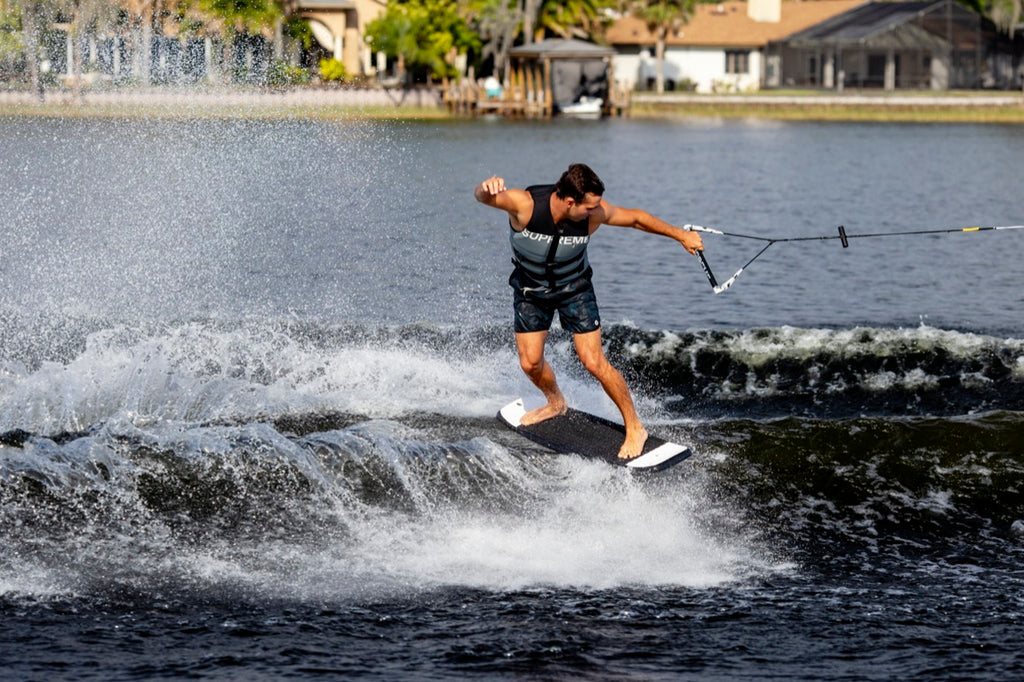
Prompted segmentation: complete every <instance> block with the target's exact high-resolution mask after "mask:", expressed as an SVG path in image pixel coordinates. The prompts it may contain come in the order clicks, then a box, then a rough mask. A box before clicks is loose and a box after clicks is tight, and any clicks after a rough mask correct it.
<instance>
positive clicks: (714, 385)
mask: <svg viewBox="0 0 1024 682" xmlns="http://www.w3.org/2000/svg"><path fill="white" fill-rule="evenodd" d="M1021 158H1024V130H1021V129H1019V128H1017V127H1001V126H964V125H886V124H873V125H859V124H816V123H800V124H791V123H774V122H758V121H740V122H715V121H710V122H708V121H704V122H699V123H693V122H646V121H631V120H615V121H600V122H592V121H585V122H572V121H556V122H547V123H507V122H497V121H472V122H456V123H441V124H437V123H429V124H427V123H411V124H410V123H394V122H366V121H357V120H353V121H349V122H340V123H339V122H332V123H320V122H310V121H282V122H241V121H232V122H218V121H179V122H168V121H161V122H128V121H62V120H31V121H30V120H0V159H2V161H0V212H2V215H3V229H2V231H0V252H2V253H3V259H2V261H0V322H2V324H0V434H2V436H0V505H2V506H0V509H2V512H0V540H2V542H0V546H2V547H3V550H2V552H0V616H2V618H0V661H2V662H3V665H2V666H0V679H12V680H15V679H17V680H21V679H40V680H42V679H46V680H51V679H66V680H72V679H76V680H79V679H81V680H84V679H96V680H128V679H132V680H140V679H160V678H181V677H192V678H215V679H239V680H242V679H244V680H254V679H255V680H259V679H268V680H269V679H281V678H299V679H308V678H317V677H329V676H346V677H351V678H364V679H381V680H384V679H387V680H391V679H451V678H476V677H482V678H519V677H525V678H528V679H601V680H603V679H624V680H628V679H637V680H649V679H680V678H682V679H686V678H692V679H730V680H732V679H771V678H783V679H815V680H822V679H825V680H872V679H880V680H881V679H885V680H888V679H929V680H932V679H971V680H979V679H986V680H987V679H990V680H1007V679H1015V678H1019V677H1021V676H1022V675H1024V658H1022V656H1021V654H1020V651H1021V649H1022V647H1024V571H1022V569H1021V568H1020V567H1021V566H1022V565H1024V463H1022V456H1024V328H1022V323H1021V321H1022V319H1024V286H1022V281H1024V268H1022V266H1021V265H1020V255H1021V254H1022V253H1024V230H1019V231H1003V232H983V233H968V234H964V233H955V234H949V235H938V236H907V237H892V238H885V239H883V238H878V239H856V240H851V243H850V247H849V248H848V249H843V248H842V247H841V245H840V243H839V242H838V240H825V241H814V242H800V243H779V244H776V245H774V246H772V247H771V248H770V249H769V250H768V251H767V252H766V253H765V255H763V256H762V257H761V258H760V259H758V260H757V261H756V262H755V263H754V264H753V265H752V266H751V267H750V268H749V269H748V270H747V271H746V272H745V273H744V274H743V275H742V276H741V277H740V278H739V279H738V280H737V283H736V285H735V286H734V287H733V288H732V289H730V290H729V291H728V292H726V293H724V294H721V295H718V296H716V295H714V294H712V292H711V289H710V287H709V286H708V283H707V281H706V280H705V279H704V276H703V274H702V272H701V270H700V268H699V266H698V263H697V262H696V260H695V259H694V258H693V257H691V256H688V255H687V254H686V253H685V252H684V251H683V250H682V248H681V247H679V246H677V245H675V244H673V243H672V242H669V241H668V240H665V239H660V238H657V237H653V236H649V235H644V234H641V233H639V232H635V231H632V230H626V229H621V228H611V227H604V228H602V230H601V231H600V232H599V233H598V234H597V236H596V237H595V239H594V241H593V242H592V246H591V260H592V262H593V264H594V267H595V271H596V282H597V286H598V293H599V297H600V300H601V305H602V311H603V315H602V317H603V319H604V321H605V338H606V342H607V343H606V346H607V350H608V353H609V356H610V357H611V359H612V360H613V362H614V363H615V364H616V365H617V366H619V367H620V368H622V370H623V371H624V373H625V374H626V375H627V378H628V379H629V381H630V383H631V385H632V386H633V387H634V391H635V393H636V400H637V404H638V408H639V410H640V412H641V415H642V416H643V417H644V419H645V421H646V422H647V424H648V427H649V428H651V429H653V430H656V431H657V432H658V433H659V435H664V436H666V437H670V438H673V439H680V440H685V441H686V442H689V443H691V444H692V446H693V448H694V451H695V456H694V457H692V458H691V459H690V460H688V461H687V462H686V463H685V464H683V465H680V466H679V467H676V468H674V469H672V470H671V471H669V472H666V473H664V474H661V475H658V476H654V477H635V476H631V475H630V474H629V473H627V472H625V471H623V470H619V469H614V468H611V467H607V466H605V465H602V464H600V463H593V462H585V461H582V460H578V459H576V458H572V457H555V456H552V455H550V454H548V453H547V452H545V451H543V450H541V449H539V448H537V447H536V446H534V445H532V444H530V443H528V442H525V441H523V440H521V439H519V438H518V437H516V436H515V434H512V433H511V432H509V431H507V430H505V429H503V428H502V427H501V426H500V425H499V424H498V423H497V422H496V420H495V419H494V413H495V412H496V411H497V409H498V408H499V407H500V406H501V405H502V404H504V403H505V402H507V401H508V400H511V399H512V398H514V397H515V396H517V395H520V394H523V395H526V396H527V397H528V399H534V400H535V399H536V398H535V396H533V394H532V393H531V392H530V389H529V387H528V385H527V382H526V380H525V378H524V377H522V375H521V373H520V371H519V369H518V364H517V363H516V361H515V358H514V352H513V348H512V339H511V331H510V324H509V323H510V319H509V318H510V310H509V308H510V306H509V303H510V295H509V291H508V287H507V285H506V284H505V279H506V278H507V275H508V268H509V264H508V259H509V254H508V244H507V232H506V229H507V228H506V227H505V221H504V220H503V219H502V217H501V216H500V215H499V214H497V213H495V212H491V211H489V210H488V209H486V208H484V207H482V206H480V205H478V204H476V203H475V202H474V201H473V199H472V196H471V191H472V188H473V186H474V185H475V184H476V183H477V182H479V181H480V180H481V179H483V178H485V177H487V176H489V175H490V174H492V173H499V174H502V175H504V176H505V177H506V178H507V180H508V182H509V184H510V185H512V186H525V185H527V184H532V183H535V182H542V181H546V180H554V179H555V178H556V177H557V175H558V174H559V173H560V172H561V171H562V170H564V168H565V166H566V165H568V163H569V162H571V161H576V160H579V161H585V162H587V163H589V164H590V165H592V166H593V167H594V168H595V169H596V170H597V171H598V173H599V174H600V175H601V176H602V178H603V179H604V180H605V183H606V185H607V186H608V191H607V198H608V199H609V200H610V201H612V202H613V203H618V204H621V205H625V206H640V207H642V208H646V209H648V210H650V211H651V212H652V213H655V214H656V215H659V216H661V217H663V218H666V219H667V220H670V221H672V222H675V223H677V224H683V223H696V224H700V225H706V226H710V227H717V228H719V229H723V230H728V231H735V232H743V233H751V234H755V235H760V236H767V237H772V238H774V237H787V236H815V235H835V234H837V232H836V227H837V226H838V225H844V226H845V228H846V230H847V232H848V233H850V234H851V235H853V234H856V233H858V232H859V233H862V234H863V233H873V232H890V231H904V230H919V229H920V230H926V229H943V228H959V227H966V226H970V225H1015V224H1019V223H1021V222H1024V220H1022V216H1021V214H1020V209H1019V196H1018V195H1019V187H1018V184H1019V183H1018V179H1017V178H1018V175H1019V173H1017V172H1015V170H1016V169H1017V167H1018V166H1019V160H1020V159H1021ZM705 244H706V246H707V255H708V259H709V261H710V262H711V264H712V266H713V267H714V268H715V270H716V273H717V274H718V275H719V277H720V279H724V278H725V277H727V276H728V275H731V274H732V273H733V272H735V270H736V269H738V268H739V267H740V266H742V265H743V264H744V263H745V262H746V261H747V260H748V259H749V258H750V257H752V256H753V255H754V254H755V253H756V251H757V249H759V248H760V246H761V245H760V244H759V243H757V242H753V241H750V240H744V239H737V238H732V237H719V236H707V237H706V240H705ZM549 359H550V361H551V362H552V364H553V365H554V366H555V368H556V370H557V371H558V372H559V374H560V377H561V383H562V385H563V389H564V390H565V392H566V393H567V394H568V396H569V397H570V399H571V400H572V401H573V403H574V404H575V405H576V406H578V407H581V408H582V409H587V410H590V411H595V412H598V413H601V414H604V415H605V416H610V417H613V416H614V414H613V411H614V410H613V408H612V407H611V404H610V403H609V402H608V400H607V398H605V396H604V395H603V393H602V392H601V390H600V388H599V387H598V386H597V385H596V384H595V382H594V381H593V380H592V379H591V378H590V377H589V376H586V374H585V372H583V371H582V370H581V369H580V368H579V366H578V363H577V362H576V359H575V357H574V355H573V352H572V350H571V343H570V340H569V339H568V338H567V337H566V335H565V334H564V333H562V332H560V331H557V332H555V333H554V334H553V335H552V340H551V345H550V355H549Z"/></svg>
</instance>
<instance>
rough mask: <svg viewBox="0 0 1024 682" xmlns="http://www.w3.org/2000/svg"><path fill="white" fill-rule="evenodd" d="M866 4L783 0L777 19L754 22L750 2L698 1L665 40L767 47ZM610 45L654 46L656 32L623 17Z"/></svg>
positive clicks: (609, 36)
mask: <svg viewBox="0 0 1024 682" xmlns="http://www.w3.org/2000/svg"><path fill="white" fill-rule="evenodd" d="M863 4H864V0H782V13H781V19H780V21H777V22H767V21H754V20H753V19H751V18H750V17H749V16H747V3H746V2H744V1H743V0H729V1H728V2H722V3H719V4H717V5H711V4H699V5H697V6H696V7H695V8H694V13H693V18H692V19H691V20H690V21H689V23H687V24H685V25H683V27H682V28H681V29H680V30H679V31H678V32H677V33H676V34H674V35H669V36H668V38H667V39H666V41H665V44H666V45H669V46H683V47H686V46H692V47H764V46H765V45H767V44H768V43H769V42H772V41H775V40H780V39H782V38H785V37H786V36H789V35H791V34H793V33H796V32H797V31H802V30H804V29H806V28H808V27H811V26H814V25H815V24H818V23H820V22H822V21H825V20H826V19H829V18H831V17H834V16H836V15H837V14H842V13H843V12H846V11H848V10H850V9H853V8H854V7H858V6H860V5H863ZM605 37H606V39H607V40H608V43H609V44H611V45H653V44H654V42H655V40H654V35H653V34H652V33H651V32H650V31H648V30H647V25H646V24H645V23H644V22H643V20H641V19H639V18H637V17H634V16H624V17H622V18H621V19H619V20H618V21H616V22H615V23H614V24H613V25H612V27H611V28H610V29H608V33H607V34H606V36H605Z"/></svg>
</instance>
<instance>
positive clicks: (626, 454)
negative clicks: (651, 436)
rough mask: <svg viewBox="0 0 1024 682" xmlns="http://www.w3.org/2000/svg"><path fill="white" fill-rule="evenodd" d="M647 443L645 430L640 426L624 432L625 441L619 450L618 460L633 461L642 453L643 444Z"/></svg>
mask: <svg viewBox="0 0 1024 682" xmlns="http://www.w3.org/2000/svg"><path fill="white" fill-rule="evenodd" d="M646 442H647V429H645V428H643V427H642V426H641V427H640V428H638V429H632V430H629V431H627V432H626V440H625V442H623V443H622V447H621V448H619V459H634V458H636V457H639V456H640V455H642V454H643V452H644V444H645V443H646Z"/></svg>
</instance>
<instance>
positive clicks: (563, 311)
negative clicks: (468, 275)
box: [508, 272, 601, 334]
mask: <svg viewBox="0 0 1024 682" xmlns="http://www.w3.org/2000/svg"><path fill="white" fill-rule="evenodd" d="M508 283H509V285H510V286H511V287H512V291H513V292H514V293H513V296H512V299H513V300H512V303H513V307H514V308H515V329H516V333H517V334H523V333H527V332H543V331H547V330H548V329H550V328H551V322H552V320H553V319H554V317H555V312H556V311H557V312H558V321H559V322H560V323H561V325H562V329H564V330H566V331H567V332H570V333H573V334H587V333H589V332H593V331H597V330H598V329H600V328H601V315H600V313H599V311H598V309H597V294H596V293H595V292H594V285H593V284H592V283H591V281H590V277H580V278H578V279H576V280H573V281H572V282H570V283H568V284H566V285H565V286H563V287H559V288H558V289H549V288H547V287H543V288H529V289H527V288H524V287H523V286H522V285H521V284H520V281H519V273H518V272H513V273H512V276H511V277H509V278H508Z"/></svg>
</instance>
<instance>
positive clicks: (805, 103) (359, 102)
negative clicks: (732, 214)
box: [0, 87, 1024, 124]
mask: <svg viewBox="0 0 1024 682" xmlns="http://www.w3.org/2000/svg"><path fill="white" fill-rule="evenodd" d="M471 115H472V114H466V113H460V112H452V111H449V110H448V109H447V108H446V107H445V105H444V101H443V97H442V95H441V91H440V90H439V89H436V88H434V89H431V88H415V89H409V90H386V89H383V88H378V89H347V88H295V89H288V90H257V89H247V88H230V87H220V88H145V89H105V90H87V91H85V93H84V94H83V96H82V98H81V99H79V98H78V96H77V95H76V94H75V93H73V92H70V91H65V90H59V91H49V92H46V93H45V96H44V99H42V100H40V97H39V95H37V94H36V93H32V92H29V91H26V90H0V116H2V117H21V116H26V117H41V118H46V117H68V118H139V117H147V118H186V119H187V118H228V119H237V118H260V119H303V118H308V119H324V120H337V119H342V120H351V119H359V118H365V119H381V120H389V119H394V120H448V119H451V120H455V119H461V118H466V117H467V116H471ZM626 115H627V116H629V117H632V118H641V119H659V118H661V119H670V118H753V119H766V120H791V121H797V120H807V121H814V120H819V121H851V122H872V121H875V122H921V123H928V122H936V123H1003V124H1021V123H1024V93H1018V92H1016V91H1012V92H1009V91H1003V92H990V91H958V92H947V93H933V92H901V93H883V92H847V93H842V94H836V93H823V92H814V91H805V92H803V91H779V92H760V93H756V94H742V95H697V94H689V93H665V94H662V95H657V94H654V93H646V92H643V93H633V95H632V98H631V102H630V106H629V107H628V110H627V114H626Z"/></svg>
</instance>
